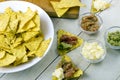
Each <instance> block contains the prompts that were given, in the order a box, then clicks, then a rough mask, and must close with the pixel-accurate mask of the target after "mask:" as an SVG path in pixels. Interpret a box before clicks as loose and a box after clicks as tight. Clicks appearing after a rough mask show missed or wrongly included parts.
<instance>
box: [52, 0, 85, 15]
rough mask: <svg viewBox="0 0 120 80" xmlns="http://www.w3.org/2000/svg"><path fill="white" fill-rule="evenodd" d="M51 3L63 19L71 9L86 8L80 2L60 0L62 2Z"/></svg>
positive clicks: (76, 0)
mask: <svg viewBox="0 0 120 80" xmlns="http://www.w3.org/2000/svg"><path fill="white" fill-rule="evenodd" d="M50 3H51V4H52V6H53V8H54V10H55V12H56V13H57V15H58V17H61V16H62V15H64V14H65V13H66V12H67V11H68V10H69V8H71V7H76V6H79V7H80V6H81V7H83V6H85V4H82V3H81V2H80V1H79V0H60V2H58V1H50Z"/></svg>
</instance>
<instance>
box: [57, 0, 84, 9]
mask: <svg viewBox="0 0 120 80" xmlns="http://www.w3.org/2000/svg"><path fill="white" fill-rule="evenodd" d="M75 6H81V7H84V6H85V4H82V3H81V2H80V1H79V0H61V1H60V3H59V5H58V7H59V8H70V7H75Z"/></svg>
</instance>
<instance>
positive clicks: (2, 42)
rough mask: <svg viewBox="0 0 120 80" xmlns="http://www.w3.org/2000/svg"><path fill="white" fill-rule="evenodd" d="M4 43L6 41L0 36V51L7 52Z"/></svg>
mask: <svg viewBox="0 0 120 80" xmlns="http://www.w3.org/2000/svg"><path fill="white" fill-rule="evenodd" d="M5 41H6V40H5V37H4V35H0V49H4V50H6V49H7V50H9V49H10V47H9V46H8V44H7V43H6V42H5Z"/></svg>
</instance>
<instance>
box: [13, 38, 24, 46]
mask: <svg viewBox="0 0 120 80" xmlns="http://www.w3.org/2000/svg"><path fill="white" fill-rule="evenodd" d="M22 42H23V39H22V37H18V38H16V40H15V41H14V43H13V45H12V48H15V47H17V46H18V45H20V44H21V43H22Z"/></svg>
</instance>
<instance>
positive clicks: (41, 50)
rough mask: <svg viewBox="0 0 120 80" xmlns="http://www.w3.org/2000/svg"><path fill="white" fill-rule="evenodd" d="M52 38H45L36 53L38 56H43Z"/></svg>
mask: <svg viewBox="0 0 120 80" xmlns="http://www.w3.org/2000/svg"><path fill="white" fill-rule="evenodd" d="M50 41H51V39H47V40H44V41H43V42H42V43H41V44H40V46H39V48H38V50H37V51H36V53H35V55H36V56H38V57H42V56H43V55H44V53H45V51H46V50H47V48H48V46H49V43H50Z"/></svg>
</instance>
